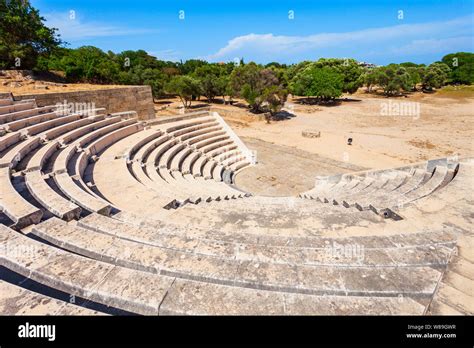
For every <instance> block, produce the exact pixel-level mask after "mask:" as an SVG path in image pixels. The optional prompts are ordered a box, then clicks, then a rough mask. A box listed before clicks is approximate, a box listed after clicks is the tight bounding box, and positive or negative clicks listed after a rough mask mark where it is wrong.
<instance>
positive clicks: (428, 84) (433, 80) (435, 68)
mask: <svg viewBox="0 0 474 348" xmlns="http://www.w3.org/2000/svg"><path fill="white" fill-rule="evenodd" d="M449 72H450V69H449V67H448V66H447V65H446V64H444V63H433V64H431V65H430V66H428V68H426V71H425V74H424V76H423V89H425V90H428V91H431V90H433V88H441V87H442V86H444V85H445V83H446V82H447V81H448V75H449Z"/></svg>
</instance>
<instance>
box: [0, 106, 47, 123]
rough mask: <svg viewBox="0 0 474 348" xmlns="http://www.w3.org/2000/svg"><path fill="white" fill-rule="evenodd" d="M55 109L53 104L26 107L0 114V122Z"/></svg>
mask: <svg viewBox="0 0 474 348" xmlns="http://www.w3.org/2000/svg"><path fill="white" fill-rule="evenodd" d="M54 109H55V106H42V107H39V108H34V109H27V110H22V111H16V112H11V113H8V114H3V115H0V124H4V123H7V122H13V121H18V120H21V119H23V118H27V117H31V116H37V115H39V114H42V113H50V112H52V111H53V110H54Z"/></svg>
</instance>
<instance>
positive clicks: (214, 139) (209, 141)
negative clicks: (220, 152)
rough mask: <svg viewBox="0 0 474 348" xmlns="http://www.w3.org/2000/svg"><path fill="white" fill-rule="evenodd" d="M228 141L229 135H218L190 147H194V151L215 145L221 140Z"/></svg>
mask: <svg viewBox="0 0 474 348" xmlns="http://www.w3.org/2000/svg"><path fill="white" fill-rule="evenodd" d="M228 139H230V136H229V135H219V136H216V137H212V138H208V139H204V140H201V141H199V142H197V143H194V144H193V145H192V147H194V148H195V149H199V150H201V148H204V147H205V146H206V145H209V144H213V143H217V142H220V141H222V140H228Z"/></svg>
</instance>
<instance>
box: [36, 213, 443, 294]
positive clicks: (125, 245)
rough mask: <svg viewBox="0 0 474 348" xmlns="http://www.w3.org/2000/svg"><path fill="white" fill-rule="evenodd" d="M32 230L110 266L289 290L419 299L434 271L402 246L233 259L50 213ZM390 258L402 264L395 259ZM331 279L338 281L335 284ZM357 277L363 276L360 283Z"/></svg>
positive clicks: (435, 274)
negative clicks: (348, 257)
mask: <svg viewBox="0 0 474 348" xmlns="http://www.w3.org/2000/svg"><path fill="white" fill-rule="evenodd" d="M32 233H34V234H35V235H37V236H39V237H40V238H42V239H44V240H46V241H48V242H50V243H52V244H53V245H56V246H58V247H60V248H62V249H65V250H68V251H71V252H75V253H78V254H80V255H83V256H85V257H89V258H91V259H95V260H98V261H102V262H106V263H110V264H112V265H114V266H119V267H124V268H130V269H133V270H138V271H143V272H149V273H151V274H161V275H170V276H173V277H177V278H182V279H188V280H198V281H201V282H208V283H214V284H222V285H228V286H234V287H244V288H253V289H266V290H276V291H281V292H290V293H303V294H314V295H359V296H363V295H370V294H372V295H379V296H383V295H385V296H387V295H388V296H390V295H392V296H397V295H398V294H403V295H406V296H413V297H418V298H423V297H427V296H431V295H432V294H433V293H434V290H435V288H436V284H437V281H438V279H439V274H440V273H439V271H438V270H435V269H434V268H432V267H430V266H431V265H432V261H433V259H431V260H430V258H429V257H427V258H426V260H427V261H428V262H429V263H428V266H427V265H425V264H419V263H420V260H419V259H416V258H412V260H413V261H414V262H415V264H409V262H410V261H409V260H408V259H404V258H403V255H402V254H403V251H402V252H400V251H397V250H392V252H391V253H389V254H387V255H385V256H384V255H383V253H382V252H381V251H380V250H379V251H378V253H375V252H374V254H373V255H371V254H369V255H365V258H364V260H365V264H364V263H363V264H358V265H356V264H357V262H354V263H349V264H348V265H347V264H344V263H343V262H340V261H339V260H338V259H337V258H331V256H328V257H325V255H324V254H325V253H322V254H323V255H318V253H316V255H314V256H315V257H316V258H319V260H313V262H310V263H308V264H295V263H288V262H281V263H277V262H265V261H263V260H253V259H250V260H247V259H234V258H232V257H228V256H227V255H226V256H227V257H216V256H211V255H206V254H201V253H194V252H192V253H186V252H182V251H178V250H172V249H168V248H162V247H159V246H152V245H144V244H143V243H137V242H135V241H130V240H126V239H122V238H115V237H114V236H111V235H108V234H97V233H96V232H94V231H90V230H87V229H83V228H80V227H76V226H73V225H71V224H70V223H69V224H68V223H66V222H62V221H61V220H58V219H55V218H53V219H50V220H47V221H45V222H42V223H41V224H38V225H36V226H33V230H32ZM420 251H421V252H423V251H422V250H420ZM406 252H407V254H410V253H409V251H407V250H406ZM397 253H398V255H397ZM449 255H450V252H449V250H445V251H443V252H442V255H438V256H434V260H438V259H441V260H444V259H446V258H447V257H448V256H449ZM391 257H393V258H394V259H395V260H397V259H398V260H399V262H401V263H404V264H408V266H407V267H403V266H401V265H400V264H397V263H396V261H395V262H394V261H393V260H391ZM390 260H391V261H390ZM285 261H288V260H285ZM384 262H386V263H388V264H385V263H384ZM443 262H444V264H445V263H446V261H443ZM374 264H379V265H380V267H377V266H374ZM334 266H337V267H334ZM333 279H338V280H339V281H338V282H337V283H335V282H334V281H332V280H333ZM362 279H365V280H366V281H365V282H361V280H362Z"/></svg>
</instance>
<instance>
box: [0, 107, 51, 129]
mask: <svg viewBox="0 0 474 348" xmlns="http://www.w3.org/2000/svg"><path fill="white" fill-rule="evenodd" d="M58 117H60V115H58V113H56V112H48V113H44V114H39V115H36V116H31V117H28V118H24V119H21V120H18V121H12V122H7V123H4V124H3V125H0V129H2V130H3V131H5V132H14V131H17V130H19V129H22V128H26V127H28V126H32V125H35V124H38V123H42V122H45V121H50V120H52V119H55V118H58Z"/></svg>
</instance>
